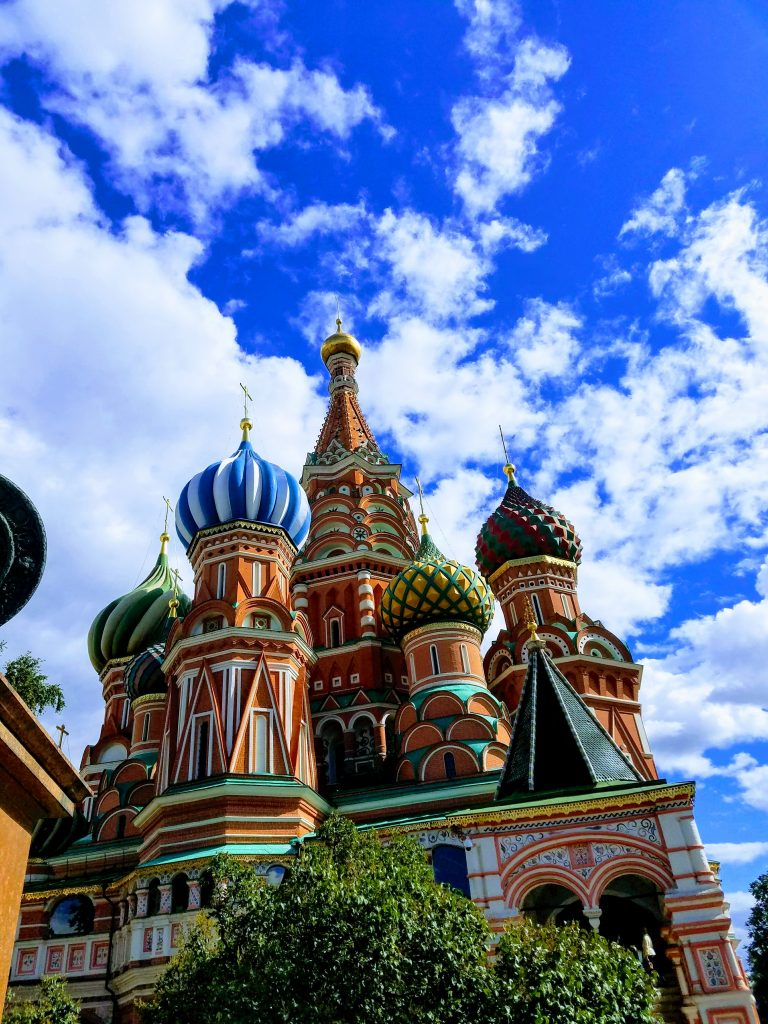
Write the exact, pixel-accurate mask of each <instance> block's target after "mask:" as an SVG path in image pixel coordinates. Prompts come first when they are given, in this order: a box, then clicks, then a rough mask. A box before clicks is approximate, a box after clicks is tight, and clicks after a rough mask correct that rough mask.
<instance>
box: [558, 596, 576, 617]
mask: <svg viewBox="0 0 768 1024" xmlns="http://www.w3.org/2000/svg"><path fill="white" fill-rule="evenodd" d="M560 600H561V601H562V602H563V612H564V614H565V617H566V618H567V619H572V618H573V609H572V608H571V599H570V597H568V595H567V594H561V595H560Z"/></svg>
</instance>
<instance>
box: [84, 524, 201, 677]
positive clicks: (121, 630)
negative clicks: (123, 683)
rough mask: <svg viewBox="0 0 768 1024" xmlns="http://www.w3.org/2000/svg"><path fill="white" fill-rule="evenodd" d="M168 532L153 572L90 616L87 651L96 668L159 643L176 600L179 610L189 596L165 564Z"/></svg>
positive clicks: (172, 613) (164, 634)
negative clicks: (91, 618) (133, 587)
mask: <svg viewBox="0 0 768 1024" xmlns="http://www.w3.org/2000/svg"><path fill="white" fill-rule="evenodd" d="M169 539H170V538H169V537H168V534H167V533H163V534H162V535H161V537H160V541H161V544H160V554H159V555H158V558H157V561H156V562H155V565H154V568H153V569H152V572H150V574H149V576H147V578H146V579H145V580H142V581H141V583H139V585H138V586H137V587H136V588H135V589H134V590H132V591H131V592H130V593H128V594H125V596H124V597H117V598H115V600H114V601H111V602H110V603H109V604H108V605H107V607H106V608H104V609H103V610H102V611H100V612H99V614H98V615H97V616H96V618H95V619H94V620H93V625H92V626H91V628H90V631H89V632H88V655H89V657H90V659H91V664H92V665H93V667H94V668H95V669H96V671H97V672H101V670H102V669H103V668H104V666H105V665H106V664H107V662H108V661H111V660H112V659H113V658H127V657H128V656H129V655H131V654H139V653H140V652H141V651H145V650H146V649H147V648H148V647H150V646H151V645H152V644H157V643H161V642H162V641H163V640H164V639H165V636H166V634H167V633H168V630H169V628H170V626H171V620H172V618H174V617H175V615H174V613H175V611H176V607H171V603H172V602H173V601H175V600H177V601H178V602H179V604H178V606H177V607H180V608H181V611H182V614H184V613H186V611H187V609H188V608H189V598H188V597H186V596H185V595H184V594H178V593H177V588H176V584H175V581H174V576H173V573H172V572H171V569H170V567H169V565H168V553H167V547H168V541H169Z"/></svg>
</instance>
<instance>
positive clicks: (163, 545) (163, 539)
mask: <svg viewBox="0 0 768 1024" xmlns="http://www.w3.org/2000/svg"><path fill="white" fill-rule="evenodd" d="M170 539H171V538H170V535H169V534H167V533H166V532H165V530H163V532H162V533H161V534H160V554H161V555H167V554H168V541H169V540H170Z"/></svg>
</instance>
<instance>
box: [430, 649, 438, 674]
mask: <svg viewBox="0 0 768 1024" xmlns="http://www.w3.org/2000/svg"><path fill="white" fill-rule="evenodd" d="M429 656H430V658H431V659H432V674H433V675H435V676H437V675H439V674H440V659H439V658H438V656H437V648H436V647H435V645H434V644H431V645H430V648H429Z"/></svg>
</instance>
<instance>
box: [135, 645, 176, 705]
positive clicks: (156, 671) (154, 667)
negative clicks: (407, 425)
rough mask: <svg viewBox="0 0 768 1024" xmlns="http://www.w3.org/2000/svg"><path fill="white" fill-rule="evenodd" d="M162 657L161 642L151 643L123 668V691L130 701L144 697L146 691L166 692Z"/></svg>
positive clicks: (163, 651)
mask: <svg viewBox="0 0 768 1024" xmlns="http://www.w3.org/2000/svg"><path fill="white" fill-rule="evenodd" d="M164 657H165V648H164V647H163V645H162V644H153V645H152V646H151V647H148V648H147V649H146V651H142V652H141V654H137V655H136V657H135V658H134V659H133V661H132V662H131V663H130V665H129V666H128V668H127V669H126V670H125V692H126V693H127V694H128V697H129V699H130V700H131V701H134V700H136V698H137V697H145V696H146V695H147V694H148V693H165V692H166V690H167V686H166V682H165V676H164V675H163V667H162V666H163V658H164Z"/></svg>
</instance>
